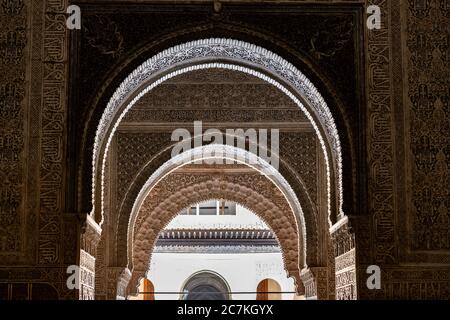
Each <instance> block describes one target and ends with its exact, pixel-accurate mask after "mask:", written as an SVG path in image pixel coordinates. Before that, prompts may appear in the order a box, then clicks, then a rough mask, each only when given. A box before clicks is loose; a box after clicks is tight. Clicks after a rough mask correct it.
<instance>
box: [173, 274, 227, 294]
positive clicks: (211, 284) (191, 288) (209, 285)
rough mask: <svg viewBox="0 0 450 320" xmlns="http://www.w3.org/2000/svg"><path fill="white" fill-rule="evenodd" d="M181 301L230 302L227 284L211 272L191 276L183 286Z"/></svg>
mask: <svg viewBox="0 0 450 320" xmlns="http://www.w3.org/2000/svg"><path fill="white" fill-rule="evenodd" d="M182 292H184V294H183V296H182V297H181V299H183V300H230V294H229V292H230V289H229V286H228V283H226V281H225V279H223V278H222V277H221V276H220V275H218V274H217V273H215V272H212V271H201V272H198V273H195V274H194V275H192V276H191V277H190V278H189V279H188V280H187V281H186V283H185V284H184V286H183V290H182Z"/></svg>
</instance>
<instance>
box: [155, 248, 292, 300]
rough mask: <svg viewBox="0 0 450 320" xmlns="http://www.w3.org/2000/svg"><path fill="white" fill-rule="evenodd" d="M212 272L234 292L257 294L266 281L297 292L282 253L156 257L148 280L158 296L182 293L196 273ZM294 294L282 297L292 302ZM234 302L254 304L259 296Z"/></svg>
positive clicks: (240, 296)
mask: <svg viewBox="0 0 450 320" xmlns="http://www.w3.org/2000/svg"><path fill="white" fill-rule="evenodd" d="M203 270H209V271H214V272H216V273H218V274H220V275H221V276H222V277H223V278H224V279H225V280H226V281H227V283H228V285H229V286H230V289H231V291H232V292H236V291H237V292H243V291H244V292H248V291H250V292H256V288H257V286H258V283H259V282H260V281H261V280H264V279H266V278H271V279H274V280H276V281H277V282H278V283H279V284H280V286H281V291H283V292H293V291H294V280H293V279H288V278H287V277H286V272H285V270H284V266H283V260H282V256H281V253H245V254H240V253H239V254H238V253H229V254H192V253H154V254H153V256H152V263H151V268H150V271H149V272H148V274H147V277H148V278H149V279H150V280H151V281H152V282H153V284H154V286H155V291H156V292H161V291H165V292H181V291H182V289H183V286H184V283H185V281H186V280H187V279H188V278H189V277H190V276H191V275H192V274H194V273H196V272H199V271H203ZM293 298H294V294H293V293H284V294H282V299H283V300H285V299H286V300H292V299H293ZM155 299H156V300H173V299H179V295H174V294H170V295H164V294H158V293H157V294H155ZM232 299H234V300H237V299H242V300H254V299H256V293H252V294H233V295H232Z"/></svg>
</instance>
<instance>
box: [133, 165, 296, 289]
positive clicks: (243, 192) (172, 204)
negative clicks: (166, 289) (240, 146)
mask: <svg viewBox="0 0 450 320" xmlns="http://www.w3.org/2000/svg"><path fill="white" fill-rule="evenodd" d="M170 180H172V181H170ZM160 183H161V184H162V185H164V184H171V187H172V188H171V189H170V191H171V196H169V197H167V198H166V199H164V200H163V201H158V200H160V199H158V200H156V201H155V198H157V194H158V191H159V190H157V189H153V190H152V191H151V192H150V193H149V194H148V196H147V197H146V199H145V200H144V202H143V204H142V206H141V208H140V209H139V212H138V217H137V222H136V224H135V225H134V226H133V229H134V232H133V240H132V242H131V256H132V268H129V269H130V270H131V274H132V276H131V281H130V284H129V287H128V288H129V292H134V291H135V290H134V288H136V286H137V284H138V283H139V280H140V279H141V278H142V277H144V276H145V272H146V271H147V270H148V269H149V266H150V259H151V255H152V251H153V248H154V245H155V243H156V240H157V237H158V234H159V232H160V231H161V230H162V229H164V227H165V226H166V225H167V224H168V223H169V222H170V221H171V220H172V219H173V218H174V217H175V216H176V215H177V214H178V212H180V211H181V210H182V209H184V208H186V207H187V206H189V205H191V204H192V203H198V202H201V201H206V200H210V199H217V198H222V199H226V200H229V201H234V202H237V203H240V204H241V205H244V206H245V207H247V208H248V209H249V210H251V211H253V212H254V213H255V214H257V215H258V216H259V217H260V218H261V219H262V220H263V221H265V222H266V223H267V225H268V226H269V227H271V229H272V230H273V231H274V233H275V235H276V236H277V239H278V242H279V244H280V247H281V249H282V255H283V261H284V264H285V269H286V271H287V273H288V275H289V276H291V277H293V278H294V279H295V282H296V285H297V290H298V291H299V292H300V291H302V290H303V285H302V283H301V280H300V272H301V270H300V269H301V268H302V265H303V263H304V261H303V258H302V256H301V251H302V249H301V248H300V247H299V246H300V244H301V242H300V241H299V238H300V235H299V234H298V233H297V229H296V227H295V224H296V222H295V219H294V216H293V214H292V213H288V214H287V213H286V211H289V210H290V209H289V205H288V203H287V202H286V200H285V199H284V197H283V195H282V194H281V192H279V191H278V192H277V191H276V187H275V186H272V194H270V195H269V194H265V195H261V190H259V189H258V188H256V187H254V188H251V187H250V186H249V185H245V184H243V183H240V182H239V181H236V180H234V181H233V179H230V178H229V177H228V178H227V177H224V176H222V177H211V178H207V179H201V180H199V181H198V182H194V183H193V184H189V185H184V184H183V183H182V182H180V181H179V180H177V175H176V174H172V175H169V176H167V177H165V178H164V179H163V180H162V181H161V182H160ZM269 196H270V197H271V198H269Z"/></svg>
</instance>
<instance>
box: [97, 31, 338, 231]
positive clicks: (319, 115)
mask: <svg viewBox="0 0 450 320" xmlns="http://www.w3.org/2000/svg"><path fill="white" fill-rule="evenodd" d="M218 61H220V62H218ZM207 68H223V69H231V70H236V71H239V72H244V73H248V74H251V75H253V76H256V77H259V78H261V79H263V80H265V81H267V82H268V83H270V84H272V85H274V86H275V87H277V88H278V89H280V90H281V91H282V92H284V93H285V94H286V95H287V96H288V97H289V98H290V99H292V100H293V101H294V102H295V103H296V104H297V105H298V106H299V108H300V109H301V110H302V111H303V112H304V113H305V115H306V116H307V118H308V119H309V120H310V122H311V124H312V126H313V128H314V130H315V132H316V134H317V136H318V139H319V141H320V144H321V147H322V150H323V153H324V158H325V163H326V172H327V195H328V197H327V198H328V199H327V200H328V212H329V216H330V217H331V211H332V203H331V198H332V193H333V194H335V195H336V196H337V198H338V205H337V208H336V209H337V210H336V212H334V213H335V214H336V216H338V217H341V216H343V212H342V198H343V196H342V163H341V162H342V160H341V159H342V154H341V147H340V141H339V136H338V133H337V129H336V125H335V122H334V120H333V117H332V114H331V112H330V110H329V108H328V107H327V104H326V103H325V101H324V99H323V98H322V97H321V95H320V94H319V92H318V91H317V89H316V88H315V87H314V86H313V85H312V83H311V82H310V81H309V80H308V79H307V78H306V77H305V76H304V75H303V74H302V73H301V72H300V71H299V70H298V69H296V68H295V67H294V66H293V65H292V64H290V63H289V62H287V61H286V60H284V59H283V58H281V57H279V56H278V55H276V54H274V53H272V52H270V51H268V50H266V49H264V48H261V47H257V46H255V45H252V44H249V43H246V42H242V41H237V40H231V39H205V40H198V41H192V42H188V43H185V44H182V45H178V46H175V47H172V48H170V49H167V50H165V51H163V52H161V53H159V54H157V55H156V56H154V57H152V58H151V59H149V60H147V61H146V62H145V63H143V64H142V65H141V66H140V67H138V68H137V69H136V70H135V71H134V72H133V73H132V74H130V76H128V77H127V78H126V79H125V80H124V81H123V82H122V84H121V85H120V86H119V88H118V89H117V90H116V92H115V93H114V95H113V96H112V98H111V99H110V101H109V103H108V105H107V107H106V109H105V111H104V113H103V115H102V118H101V121H100V123H99V125H98V128H97V132H96V137H95V142H94V150H93V163H92V165H93V171H92V175H93V176H92V202H93V213H95V218H96V221H97V222H100V223H101V222H102V220H103V179H104V168H105V159H106V154H107V152H108V148H109V145H110V143H111V139H112V136H113V135H114V132H115V131H116V129H117V127H118V125H119V123H120V121H121V120H122V118H123V117H124V116H125V114H126V112H127V111H128V110H129V109H130V108H132V106H133V105H134V104H135V103H136V102H137V101H138V100H139V99H140V98H141V97H142V96H143V95H145V94H146V93H147V92H149V91H150V90H152V89H153V88H155V87H156V86H158V85H160V84H161V83H163V82H164V81H166V80H167V79H170V78H172V77H175V76H177V75H179V74H182V73H186V72H190V71H193V70H199V69H207ZM332 177H333V181H336V185H337V187H336V188H332ZM96 186H97V187H96ZM98 186H100V187H98ZM333 208H334V206H333ZM329 223H330V224H331V220H330V221H329Z"/></svg>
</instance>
